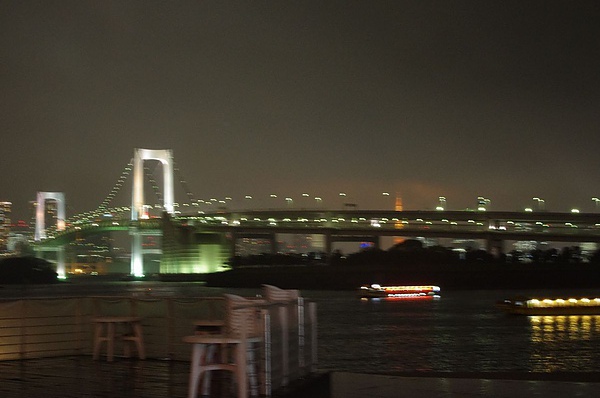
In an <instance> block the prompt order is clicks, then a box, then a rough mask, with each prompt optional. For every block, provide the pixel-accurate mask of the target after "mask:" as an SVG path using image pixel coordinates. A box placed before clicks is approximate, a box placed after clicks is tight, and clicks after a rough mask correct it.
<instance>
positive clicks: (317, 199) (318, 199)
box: [315, 196, 323, 208]
mask: <svg viewBox="0 0 600 398" xmlns="http://www.w3.org/2000/svg"><path fill="white" fill-rule="evenodd" d="M315 201H316V202H317V208H321V205H322V204H323V198H321V197H320V196H315Z"/></svg>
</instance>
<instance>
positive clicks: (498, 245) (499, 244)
mask: <svg viewBox="0 0 600 398" xmlns="http://www.w3.org/2000/svg"><path fill="white" fill-rule="evenodd" d="M485 243H486V251H487V252H488V253H490V254H491V255H493V256H494V257H499V256H500V255H502V254H503V253H504V240H502V239H501V238H499V237H496V236H491V237H488V238H487V239H486V242H485Z"/></svg>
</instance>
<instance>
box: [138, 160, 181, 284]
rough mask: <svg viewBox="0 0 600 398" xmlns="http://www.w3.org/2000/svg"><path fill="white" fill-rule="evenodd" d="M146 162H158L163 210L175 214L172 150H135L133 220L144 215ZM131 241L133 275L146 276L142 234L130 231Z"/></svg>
mask: <svg viewBox="0 0 600 398" xmlns="http://www.w3.org/2000/svg"><path fill="white" fill-rule="evenodd" d="M144 160H158V161H159V162H161V164H162V169H163V181H164V188H163V197H164V203H163V208H164V209H165V211H166V212H167V213H169V214H171V215H173V214H174V212H175V210H174V189H173V152H172V151H171V150H170V149H141V148H136V149H134V153H133V192H132V203H131V220H132V221H137V220H138V219H140V218H142V216H143V214H144ZM130 234H131V237H132V240H131V275H134V276H143V275H144V257H143V251H142V233H141V232H140V231H139V230H131V231H130Z"/></svg>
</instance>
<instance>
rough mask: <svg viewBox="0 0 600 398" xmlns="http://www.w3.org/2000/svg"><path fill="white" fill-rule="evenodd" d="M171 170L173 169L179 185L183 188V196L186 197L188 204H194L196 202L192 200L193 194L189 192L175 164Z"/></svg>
mask: <svg viewBox="0 0 600 398" xmlns="http://www.w3.org/2000/svg"><path fill="white" fill-rule="evenodd" d="M173 169H174V171H175V173H176V174H177V178H178V179H179V183H180V184H181V186H182V187H183V190H184V191H185V195H186V196H187V198H188V200H189V202H190V204H194V203H195V202H196V200H195V199H194V194H193V193H192V191H190V187H189V186H188V183H187V181H186V180H185V179H184V178H183V176H182V175H181V171H180V170H179V167H177V164H176V163H175V162H173Z"/></svg>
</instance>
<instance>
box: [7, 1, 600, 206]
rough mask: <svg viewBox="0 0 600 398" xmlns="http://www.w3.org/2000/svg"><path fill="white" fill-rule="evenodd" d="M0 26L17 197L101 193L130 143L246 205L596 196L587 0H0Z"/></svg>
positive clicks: (598, 20)
mask: <svg viewBox="0 0 600 398" xmlns="http://www.w3.org/2000/svg"><path fill="white" fill-rule="evenodd" d="M0 40H1V43H0V62H1V63H0V92H1V93H2V96H1V97H0V131H1V133H2V142H1V145H0V161H1V165H2V170H1V171H2V172H1V173H0V200H7V201H11V202H13V206H14V208H15V215H16V216H17V217H24V216H23V215H22V214H24V211H25V210H26V204H27V201H29V200H34V199H35V195H36V192H37V191H59V192H65V194H66V197H67V203H68V206H69V208H68V213H69V214H68V215H72V214H73V213H74V212H81V211H86V210H91V209H94V208H96V207H97V206H98V205H99V204H100V203H101V202H102V200H103V199H104V197H105V196H106V195H107V194H108V193H109V192H110V190H111V189H112V187H113V185H114V184H115V183H116V181H117V179H118V178H119V176H120V174H121V172H122V170H123V169H124V168H125V166H126V165H127V163H128V162H129V160H130V159H131V157H132V156H133V149H134V148H150V149H172V150H173V153H174V157H175V162H176V163H177V166H178V167H179V169H180V171H181V175H182V176H183V177H185V179H186V180H187V183H188V186H189V188H190V190H191V191H192V192H193V193H194V195H195V196H196V197H197V198H201V199H209V198H219V199H221V198H224V197H225V196H230V197H232V198H233V199H234V201H239V202H240V203H241V202H242V199H241V198H243V196H244V195H252V196H253V197H254V199H253V200H254V201H255V206H256V207H259V206H267V205H272V206H278V207H284V204H285V202H284V198H285V197H291V198H293V199H294V201H295V202H294V203H295V205H296V206H297V207H301V206H309V205H310V204H309V203H303V202H302V200H303V199H302V197H301V194H302V193H309V194H310V195H311V198H314V196H320V197H322V198H323V206H324V207H340V205H341V203H342V201H341V198H340V197H339V196H338V195H339V192H345V193H346V194H347V197H346V198H345V200H346V201H348V202H353V203H357V204H358V205H359V208H363V209H367V208H384V207H385V208H392V207H393V196H395V195H396V193H397V194H398V195H399V196H401V197H402V199H403V202H404V208H405V209H431V208H434V207H435V205H436V201H437V198H438V196H440V195H444V196H446V197H447V200H448V207H449V208H451V209H464V208H467V207H471V208H472V207H474V206H475V204H476V199H477V196H479V195H482V196H485V197H487V198H490V199H491V201H492V209H495V210H522V209H523V208H524V207H526V206H531V205H532V198H533V197H534V196H537V197H541V198H544V199H545V201H546V207H547V209H548V210H552V211H568V210H570V209H571V208H572V207H579V208H580V209H582V211H593V209H594V207H593V202H592V200H591V198H592V197H593V196H600V184H599V183H600V178H599V177H600V156H599V150H600V145H599V144H600V134H599V133H600V130H599V127H600V123H599V122H600V112H599V111H600V5H599V4H598V2H597V1H570V0H567V1H550V0H543V1H525V0H518V1H508V0H499V1H495V0H494V1H481V0H473V1H451V0H444V1H426V0H415V1H402V0H393V1H327V0H317V1H280V0H279V1H200V0H199V1H106V0H102V1H100V0H98V1H81V0H77V1H49V0H40V1H29V0H18V1H1V2H0ZM126 184H127V185H126V186H125V188H123V189H124V190H127V192H126V194H122V196H123V198H122V202H121V203H119V205H126V204H128V203H126V202H128V201H130V198H131V179H129V180H128V181H127V183H126ZM382 192H390V193H391V196H390V197H385V196H382ZM270 194H277V195H278V198H277V199H271V198H269V195H270ZM176 195H177V196H178V198H177V199H178V200H180V201H183V200H184V199H185V198H184V197H182V196H183V195H181V194H180V193H176ZM304 200H305V201H306V199H304ZM277 201H279V202H280V203H277Z"/></svg>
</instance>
